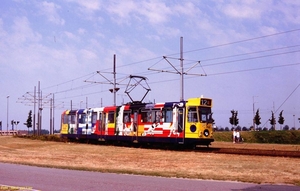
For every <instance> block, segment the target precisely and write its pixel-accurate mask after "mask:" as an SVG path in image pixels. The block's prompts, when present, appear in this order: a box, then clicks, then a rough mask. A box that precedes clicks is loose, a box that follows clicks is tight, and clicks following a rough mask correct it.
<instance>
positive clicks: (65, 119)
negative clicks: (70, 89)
mask: <svg viewBox="0 0 300 191" xmlns="http://www.w3.org/2000/svg"><path fill="white" fill-rule="evenodd" d="M63 123H64V124H67V123H69V116H67V115H64V117H63Z"/></svg>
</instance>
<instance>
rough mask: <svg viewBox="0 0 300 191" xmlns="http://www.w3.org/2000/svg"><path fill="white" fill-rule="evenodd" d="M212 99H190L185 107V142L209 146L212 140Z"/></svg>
mask: <svg viewBox="0 0 300 191" xmlns="http://www.w3.org/2000/svg"><path fill="white" fill-rule="evenodd" d="M211 108H212V99H209V98H202V97H200V98H190V99H188V100H187V102H186V105H185V116H186V117H185V121H184V122H185V135H184V137H185V142H190V143H193V144H198V145H207V146H208V145H209V144H210V143H211V142H213V141H214V138H213V122H214V120H213V118H212V111H211Z"/></svg>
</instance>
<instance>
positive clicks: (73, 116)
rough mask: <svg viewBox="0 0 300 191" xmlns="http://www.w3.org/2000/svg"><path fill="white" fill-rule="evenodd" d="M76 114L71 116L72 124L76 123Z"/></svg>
mask: <svg viewBox="0 0 300 191" xmlns="http://www.w3.org/2000/svg"><path fill="white" fill-rule="evenodd" d="M75 118H76V117H75V115H71V116H70V122H71V124H75Z"/></svg>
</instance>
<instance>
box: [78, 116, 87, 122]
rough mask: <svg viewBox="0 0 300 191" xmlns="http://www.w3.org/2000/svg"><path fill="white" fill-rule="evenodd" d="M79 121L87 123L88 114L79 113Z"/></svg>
mask: <svg viewBox="0 0 300 191" xmlns="http://www.w3.org/2000/svg"><path fill="white" fill-rule="evenodd" d="M78 123H86V114H79V115H78Z"/></svg>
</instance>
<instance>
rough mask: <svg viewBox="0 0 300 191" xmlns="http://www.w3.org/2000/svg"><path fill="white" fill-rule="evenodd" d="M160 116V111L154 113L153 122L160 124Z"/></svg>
mask: <svg viewBox="0 0 300 191" xmlns="http://www.w3.org/2000/svg"><path fill="white" fill-rule="evenodd" d="M161 115H162V113H161V111H160V110H158V111H155V122H156V123H160V122H161V119H162V117H161Z"/></svg>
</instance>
